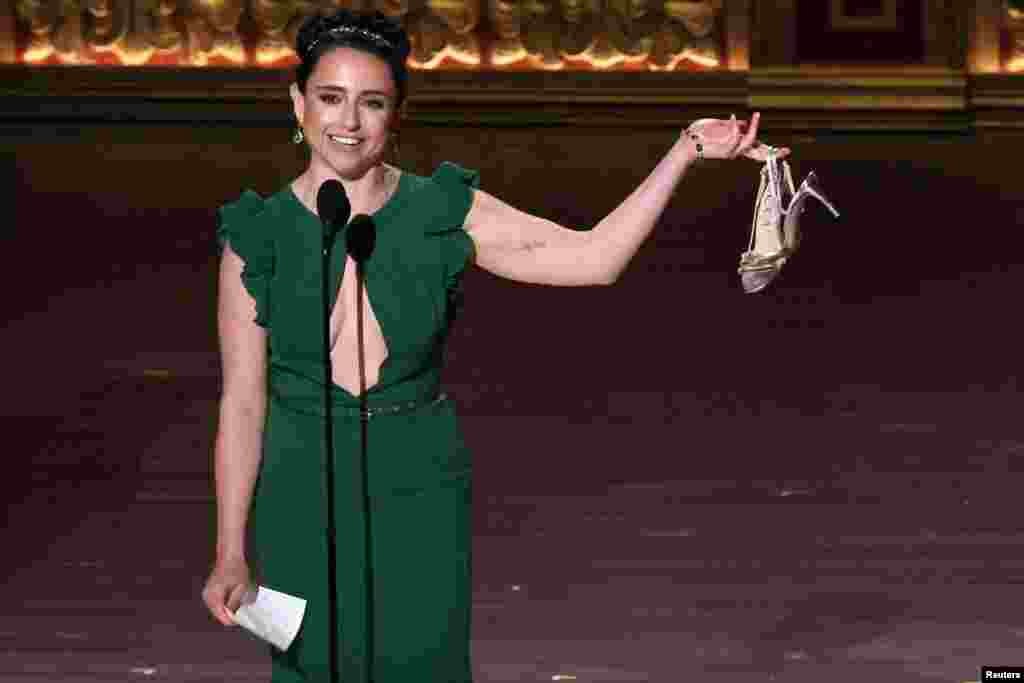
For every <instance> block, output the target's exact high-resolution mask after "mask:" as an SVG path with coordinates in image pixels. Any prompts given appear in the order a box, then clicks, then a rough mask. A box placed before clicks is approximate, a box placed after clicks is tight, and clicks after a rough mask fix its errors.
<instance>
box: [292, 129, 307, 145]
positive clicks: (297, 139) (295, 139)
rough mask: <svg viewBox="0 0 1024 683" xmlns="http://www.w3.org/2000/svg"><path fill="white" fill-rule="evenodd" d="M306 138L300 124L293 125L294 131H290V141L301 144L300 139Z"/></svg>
mask: <svg viewBox="0 0 1024 683" xmlns="http://www.w3.org/2000/svg"><path fill="white" fill-rule="evenodd" d="M305 139H306V134H305V133H303V132H302V126H301V125H298V126H296V127H295V132H294V133H292V142H294V143H295V144H296V145H301V144H302V141H303V140H305Z"/></svg>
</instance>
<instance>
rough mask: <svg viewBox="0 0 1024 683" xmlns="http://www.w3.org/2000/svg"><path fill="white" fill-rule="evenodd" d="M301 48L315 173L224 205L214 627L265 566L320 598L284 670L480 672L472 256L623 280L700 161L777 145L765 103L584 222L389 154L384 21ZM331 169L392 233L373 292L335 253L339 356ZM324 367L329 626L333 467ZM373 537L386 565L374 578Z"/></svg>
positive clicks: (328, 28)
mask: <svg viewBox="0 0 1024 683" xmlns="http://www.w3.org/2000/svg"><path fill="white" fill-rule="evenodd" d="M296 52H297V54H298V55H299V58H300V60H301V63H300V65H299V67H298V70H297V75H296V82H295V83H294V84H293V85H292V86H291V96H292V100H293V103H294V109H295V116H296V119H297V122H298V129H297V134H296V137H297V140H296V141H297V142H302V139H303V138H304V140H305V142H306V144H308V146H309V149H310V157H311V158H310V163H309V167H308V168H307V169H306V171H305V172H304V173H303V174H302V175H300V176H299V177H298V178H296V179H295V180H294V181H293V182H291V183H290V184H289V185H288V186H286V187H284V188H283V189H281V190H280V191H279V192H277V193H276V194H274V195H271V196H269V197H267V198H265V199H264V198H261V197H259V196H257V195H256V194H255V193H252V192H246V193H244V194H243V195H242V196H241V198H240V199H239V200H238V201H236V202H234V203H232V204H229V205H227V206H224V207H222V209H221V211H220V218H221V223H220V228H219V230H218V236H219V239H220V241H221V243H222V245H223V246H224V249H223V256H222V260H221V270H220V279H219V291H220V294H219V304H218V327H219V334H220V344H221V354H222V361H223V373H224V384H223V392H222V396H221V401H220V422H219V429H218V433H217V441H216V449H215V474H216V492H217V546H216V560H215V565H214V568H213V571H212V572H211V574H210V577H209V579H208V581H207V584H206V587H205V589H204V591H203V599H204V602H205V603H206V605H207V607H208V608H209V610H210V611H211V613H212V614H213V616H214V617H215V618H216V619H217V620H219V621H220V622H221V623H223V624H225V625H232V624H233V623H234V619H233V613H234V610H235V609H237V607H238V606H239V604H240V601H241V599H242V596H243V594H244V592H245V590H246V589H247V587H249V586H250V585H251V582H252V581H253V580H254V578H255V577H254V576H253V574H251V573H250V564H249V563H250V560H251V559H255V560H257V562H256V563H255V564H257V565H258V566H259V570H260V575H259V583H261V584H262V585H265V586H268V587H270V588H273V589H276V590H280V591H283V592H286V593H291V594H293V595H297V596H300V597H302V598H305V599H306V600H307V601H308V605H307V610H306V614H305V618H304V621H303V624H302V628H301V630H300V632H299V634H298V636H297V638H296V639H295V641H294V642H293V643H292V645H291V646H290V647H289V648H288V650H287V651H285V652H279V651H276V650H272V657H273V660H272V664H273V680H274V681H275V682H276V683H287V682H292V681H310V680H316V681H331V680H340V681H343V682H344V683H363V682H364V681H370V680H372V681H375V682H376V683H409V682H410V681H444V682H445V683H469V682H470V681H472V672H471V665H470V657H469V652H470V611H471V596H472V585H471V579H470V569H471V555H470V550H471V543H472V534H471V514H470V513H471V507H470V465H471V463H470V456H469V453H468V452H467V450H466V448H465V446H464V443H463V440H462V436H461V433H460V430H459V426H458V422H457V419H456V415H455V412H454V409H453V405H452V404H451V402H450V401H448V400H447V399H446V398H445V397H444V396H443V395H441V394H440V393H439V387H440V370H441V361H442V358H443V350H444V343H445V339H446V336H447V333H448V330H449V328H450V326H451V324H452V321H453V319H454V317H455V314H456V313H457V309H458V306H459V294H460V287H461V284H460V281H461V277H462V274H463V272H464V271H465V269H466V268H467V267H468V266H469V265H470V264H475V265H477V266H479V267H481V268H484V269H486V270H488V271H490V272H492V273H495V274H497V275H500V276H503V277H506V278H509V279H512V280H517V281H522V282H530V283H541V284H549V285H601V284H611V283H613V282H615V280H616V278H617V277H618V275H619V273H621V272H622V270H623V269H624V268H625V267H626V265H627V264H628V262H629V261H630V259H631V257H632V256H633V254H634V253H635V252H636V250H637V249H638V247H639V246H640V244H641V243H642V242H643V240H644V239H645V238H646V237H647V235H648V234H649V233H650V232H651V230H652V229H653V227H654V225H655V223H656V222H657V220H658V217H659V215H660V214H661V212H662V210H663V209H664V207H665V205H666V204H667V203H668V201H669V198H670V197H671V196H672V192H673V190H674V188H675V187H676V184H677V183H678V182H679V180H680V179H681V178H682V177H683V175H684V174H685V173H686V171H687V169H688V168H690V166H691V164H693V162H694V161H696V160H698V159H699V158H700V157H708V158H734V157H737V156H741V155H745V156H749V157H752V158H762V159H763V158H764V146H763V145H757V144H756V143H755V136H756V131H757V115H756V114H755V115H754V117H753V118H752V119H751V121H750V123H749V124H747V123H745V122H741V121H737V120H736V119H735V118H732V119H730V120H704V121H700V122H697V123H696V124H694V125H693V126H691V127H690V128H689V129H688V130H687V131H686V134H684V135H681V136H680V138H679V140H678V141H677V142H676V143H675V144H674V146H673V147H672V148H671V150H670V151H669V152H668V154H667V155H666V156H665V157H664V158H663V159H662V160H661V161H660V162H659V163H658V165H657V167H656V168H655V169H654V171H653V172H652V173H651V174H650V175H649V176H648V177H647V179H646V180H644V181H643V183H641V185H640V186H639V187H638V188H637V189H636V190H635V191H634V192H633V193H632V194H631V195H630V196H629V197H628V198H626V200H625V201H623V202H622V204H621V205H620V206H619V207H618V208H616V209H615V210H614V211H612V213H611V214H609V215H608V216H607V217H606V218H605V219H603V220H602V221H601V222H600V223H598V225H596V226H595V227H593V228H592V229H590V230H587V231H577V230H570V229H566V228H564V227H561V226H559V225H557V224H555V223H552V222H551V221H547V220H543V219H541V218H537V217H535V216H532V215H530V214H527V213H523V212H521V211H519V210H517V209H515V208H513V207H511V206H509V205H508V204H506V203H504V202H502V201H501V200H499V199H497V198H495V197H494V196H492V195H490V194H487V193H485V192H483V191H481V190H479V189H477V185H478V183H477V175H476V173H475V172H473V171H469V170H465V169H462V168H460V167H458V166H456V165H454V164H450V163H443V164H441V165H440V166H439V167H438V168H437V169H436V170H435V171H434V172H433V173H432V174H431V175H430V176H429V177H427V176H418V175H414V174H412V173H409V172H405V171H402V170H400V169H398V168H396V167H393V166H391V165H388V164H385V163H384V162H383V158H384V156H385V152H386V149H387V148H388V145H389V143H390V142H391V141H392V140H393V139H394V136H395V134H396V132H397V127H398V123H399V110H400V107H401V105H402V102H403V99H404V97H405V94H406V67H405V62H406V58H407V56H408V53H409V41H408V38H407V37H406V35H405V33H404V32H403V31H402V30H401V28H400V27H399V26H397V25H396V24H395V23H393V22H392V21H390V20H388V19H386V18H385V17H383V15H380V14H373V15H370V14H355V13H350V12H347V11H344V10H342V11H339V12H338V13H336V14H334V15H331V16H328V17H321V16H317V17H312V18H310V19H309V20H307V21H306V23H305V24H304V25H303V27H302V29H301V30H300V32H299V35H298V40H297V50H296ZM785 153H786V151H785V150H784V151H783V154H785ZM330 179H334V180H338V181H340V182H341V184H342V185H343V187H344V189H345V192H346V195H347V197H348V199H349V201H350V203H351V214H352V215H357V214H367V215H370V216H372V217H373V220H374V222H375V224H376V227H377V239H376V246H375V248H374V251H373V253H372V255H371V256H370V257H369V258H368V259H367V261H366V266H365V271H366V283H365V290H364V293H363V297H362V301H361V302H358V303H357V301H356V297H357V294H356V293H357V291H358V289H357V287H356V282H355V272H356V268H355V267H354V264H353V262H352V261H351V258H350V257H349V256H347V254H346V251H347V250H346V248H345V244H344V242H345V239H346V237H345V235H344V233H343V234H342V235H341V236H340V237H339V243H338V245H337V246H336V247H335V248H334V249H333V251H332V261H331V263H330V265H329V271H330V272H329V277H330V280H329V281H330V282H333V283H338V286H337V287H336V288H335V289H334V291H332V292H331V293H330V296H331V297H332V300H331V301H329V305H330V307H331V308H330V310H331V311H332V312H331V315H330V323H329V330H330V338H329V339H330V359H331V364H330V366H328V364H327V363H326V362H325V359H324V357H323V356H324V353H323V336H324V335H323V314H322V311H323V309H322V300H321V282H322V279H321V275H322V264H321V239H322V237H321V236H322V228H321V223H320V220H319V217H318V216H317V213H316V206H317V202H316V197H317V192H318V189H319V188H320V186H321V184H322V183H323V182H324V181H327V180H330ZM357 306H362V308H363V318H364V330H365V386H366V387H367V388H366V392H365V396H360V394H361V393H362V392H361V391H360V386H361V382H360V373H359V368H358V359H357V355H356V339H357V332H356V320H357V315H356V312H357V310H358V309H357ZM327 367H331V369H332V373H333V378H332V379H333V381H332V382H331V383H330V396H331V406H332V411H331V412H332V415H333V418H332V425H333V435H334V436H333V458H334V468H335V473H336V474H335V478H334V482H335V489H334V494H335V495H334V498H335V501H336V502H335V520H334V525H335V531H336V536H335V538H336V556H335V562H334V564H335V566H336V571H335V577H334V582H333V583H334V584H335V586H336V593H335V595H334V596H333V597H334V602H335V604H336V605H337V609H336V612H335V619H334V621H335V622H336V624H337V631H336V633H335V638H331V637H330V631H329V625H330V624H331V621H332V620H331V615H330V613H329V605H330V604H332V600H331V599H330V598H331V597H332V596H331V595H329V586H330V585H331V583H332V582H331V581H329V579H328V561H327V555H328V547H329V546H328V544H327V541H326V530H327V513H326V509H327V505H326V502H325V485H324V482H325V480H324V462H323V453H324V451H325V449H324V414H325V410H324V400H323V396H324V393H325V384H326V381H325V377H324V375H325V372H324V371H325V368H327ZM361 399H365V403H366V405H367V406H368V408H369V410H370V411H371V413H372V415H373V417H372V419H370V420H369V422H368V426H367V437H368V439H367V440H368V444H369V446H368V460H367V465H366V469H367V472H366V475H367V479H368V482H369V484H368V491H367V495H368V497H369V501H370V504H369V511H370V518H371V520H372V524H371V527H370V528H371V529H372V531H371V532H370V535H369V537H367V534H366V532H365V529H366V527H365V524H364V523H365V521H366V520H365V515H366V509H365V508H364V504H363V498H362V495H361V494H362V491H361V489H360V486H361V484H360V482H361V479H360V476H359V475H361V473H362V472H361V470H360V465H359V463H360V438H361V437H360V428H359V421H360V405H361ZM247 529H249V530H251V535H250V536H249V538H250V540H251V542H252V547H251V548H247V546H246V538H247V534H246V530H247ZM367 543H369V547H370V548H372V551H371V552H372V554H371V556H370V557H371V559H372V562H371V563H370V566H371V567H372V574H371V573H369V572H367V571H365V570H366V564H367V563H366V562H365V553H364V549H365V547H366V544H367ZM368 576H369V578H367V577H368ZM367 581H372V591H371V590H370V587H369V586H367V585H366V584H367ZM368 594H372V595H373V600H372V602H371V601H369V600H368V599H367V595H368ZM332 642H336V643H337V649H336V650H335V651H334V652H333V653H332V651H331V643H332ZM371 660H372V661H371ZM332 661H336V666H337V670H336V671H334V672H333V675H331V673H330V669H331V662H332Z"/></svg>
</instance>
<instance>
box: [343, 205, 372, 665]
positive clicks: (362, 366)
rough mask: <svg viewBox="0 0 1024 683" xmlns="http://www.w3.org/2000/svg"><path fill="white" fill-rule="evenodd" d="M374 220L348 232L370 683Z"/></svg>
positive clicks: (359, 222) (361, 220) (359, 220)
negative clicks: (367, 300) (368, 324)
mask: <svg viewBox="0 0 1024 683" xmlns="http://www.w3.org/2000/svg"><path fill="white" fill-rule="evenodd" d="M371 221H372V219H371V218H369V217H368V216H357V217H356V218H354V219H353V221H352V223H353V224H354V227H355V228H356V229H355V230H350V231H349V235H348V237H349V242H348V252H349V254H351V255H352V259H353V261H355V264H356V302H357V303H356V346H357V350H358V360H359V464H360V473H361V475H362V499H363V500H362V503H363V521H364V529H363V532H364V534H365V535H364V538H365V539H366V543H365V546H364V551H365V561H364V562H363V567H364V572H365V573H364V581H365V583H366V602H367V611H366V631H367V638H366V660H367V680H368V681H369V683H373V680H374V676H373V663H374V656H375V655H374V652H375V643H374V632H375V622H374V586H373V526H372V523H371V519H370V516H371V515H372V509H371V506H370V476H369V468H368V457H367V440H368V436H369V434H368V431H369V429H368V428H369V422H370V415H369V412H368V410H367V400H366V346H365V341H364V330H363V328H364V322H363V317H364V316H363V296H364V291H365V288H366V265H365V261H366V259H367V258H368V257H369V255H370V252H371V251H372V250H373V245H374V239H375V234H374V230H375V226H374V225H373V223H372V222H371Z"/></svg>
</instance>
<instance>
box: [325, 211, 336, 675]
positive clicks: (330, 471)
mask: <svg viewBox="0 0 1024 683" xmlns="http://www.w3.org/2000/svg"><path fill="white" fill-rule="evenodd" d="M331 227H333V226H331ZM333 236H334V231H333V230H324V233H323V250H322V256H323V270H322V272H323V277H322V278H321V285H322V287H323V292H322V294H323V304H324V305H323V307H322V308H323V319H324V320H323V323H324V337H323V346H324V349H323V350H324V375H325V377H324V451H325V462H326V467H325V469H326V471H327V496H326V497H327V609H328V629H329V634H328V648H329V650H330V659H329V661H330V667H331V673H330V675H329V681H330V683H333V682H334V680H335V676H337V671H338V578H337V566H336V564H337V558H336V556H337V539H336V536H337V530H336V529H335V525H334V415H333V413H334V411H333V403H334V402H333V401H332V400H331V388H332V386H333V385H334V367H333V365H332V363H331V298H330V279H331V273H330V263H331V258H330V256H331V246H332V245H333V243H334V240H333V239H332V237H333Z"/></svg>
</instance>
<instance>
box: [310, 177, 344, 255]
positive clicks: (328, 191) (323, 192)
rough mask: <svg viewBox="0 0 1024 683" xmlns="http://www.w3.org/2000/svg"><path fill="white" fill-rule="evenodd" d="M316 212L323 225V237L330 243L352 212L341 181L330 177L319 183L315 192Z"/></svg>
mask: <svg viewBox="0 0 1024 683" xmlns="http://www.w3.org/2000/svg"><path fill="white" fill-rule="evenodd" d="M316 212H317V213H318V214H320V222H321V223H323V225H324V239H326V240H327V243H328V244H330V243H331V242H333V241H334V238H335V236H336V235H337V234H338V231H339V230H341V229H342V228H343V227H345V224H346V223H348V217H349V215H350V214H351V213H352V205H351V204H350V203H349V201H348V195H346V194H345V187H344V186H343V185H342V184H341V181H338V180H335V179H334V178H331V179H330V180H325V181H324V182H323V183H321V184H320V189H319V190H317V192H316Z"/></svg>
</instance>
